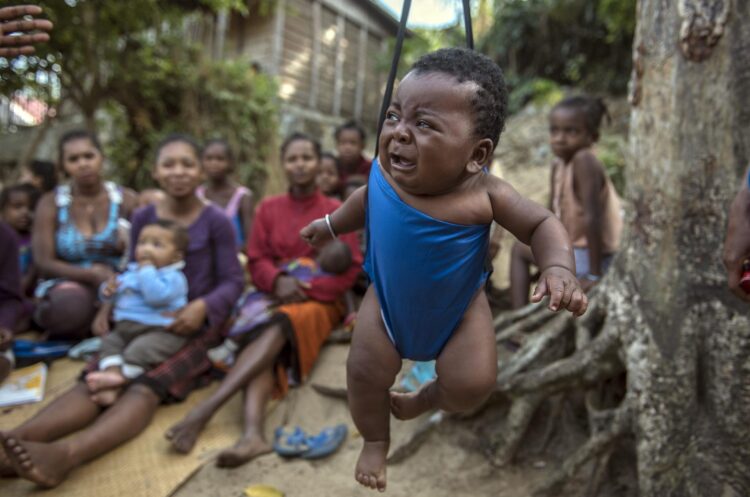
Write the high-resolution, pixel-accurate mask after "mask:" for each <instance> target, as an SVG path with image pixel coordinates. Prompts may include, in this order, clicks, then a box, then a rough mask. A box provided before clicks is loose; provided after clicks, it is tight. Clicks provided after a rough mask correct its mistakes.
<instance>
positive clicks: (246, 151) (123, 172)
mask: <svg viewBox="0 0 750 497" xmlns="http://www.w3.org/2000/svg"><path fill="white" fill-rule="evenodd" d="M254 2H255V3H254V4H252V5H253V6H257V7H259V8H263V9H266V10H268V9H269V8H270V5H271V3H270V0H254ZM38 3H39V4H40V5H41V6H42V7H43V8H44V10H45V13H46V14H47V15H49V17H50V19H52V21H53V22H54V23H55V31H54V33H53V35H52V38H51V41H50V43H48V44H46V45H45V46H44V47H42V50H40V52H39V54H38V56H35V57H26V58H19V59H17V60H16V61H15V62H14V63H13V65H12V66H10V65H8V64H7V62H6V64H5V66H3V65H2V61H0V91H2V92H3V93H4V94H11V93H12V92H13V91H16V90H18V89H21V88H23V91H24V92H26V93H27V94H30V95H33V96H36V97H37V98H44V99H45V100H46V101H48V102H49V103H50V104H51V105H53V106H54V105H59V104H60V102H61V101H63V100H65V101H70V102H72V103H73V104H74V105H75V106H76V107H77V108H78V109H79V110H80V111H81V113H82V114H83V115H84V117H85V118H86V122H87V125H88V126H89V127H91V128H99V130H100V131H103V133H102V134H103V138H105V140H104V141H105V148H106V151H107V153H108V157H109V160H110V163H111V164H113V165H114V168H113V169H114V170H113V171H112V175H113V177H114V179H117V180H120V181H122V182H123V183H125V184H127V185H129V186H134V187H141V186H144V185H145V184H146V182H147V181H148V178H149V176H150V175H149V171H150V166H151V162H152V158H151V152H152V149H153V146H154V145H155V143H156V142H157V141H158V140H159V139H160V138H161V137H163V136H164V135H165V134H166V133H169V132H172V131H181V132H187V133H191V134H193V135H195V136H196V138H198V139H199V140H203V139H207V138H212V137H218V136H221V137H223V138H226V139H227V140H228V141H229V142H230V143H231V144H232V145H233V147H234V148H235V152H236V153H237V155H238V166H239V167H238V169H239V173H240V176H241V179H242V180H243V181H247V182H249V184H250V186H251V187H254V188H256V189H259V188H260V187H261V186H262V181H263V178H264V174H263V171H264V163H265V161H266V159H267V157H268V156H269V154H270V153H271V151H270V150H269V149H268V147H269V144H270V143H271V142H272V139H271V138H272V137H273V136H275V131H276V113H277V110H276V100H275V93H276V92H275V86H274V82H273V81H272V80H271V79H270V78H269V77H267V76H265V75H259V74H255V73H254V72H253V70H252V69H251V68H250V67H249V65H248V64H247V63H243V62H240V61H214V60H211V59H210V56H209V55H208V54H205V53H204V50H203V48H202V47H201V46H200V45H199V40H195V41H191V38H190V36H188V28H186V26H188V25H189V24H190V23H191V22H194V23H199V22H200V21H201V19H202V16H204V15H207V14H210V13H211V11H212V10H213V9H236V10H239V11H240V12H246V9H247V6H248V5H250V4H248V3H247V2H245V1H244V0H127V1H119V0H109V1H100V0H44V1H41V2H38ZM101 111H104V113H103V114H102V112H101ZM102 115H103V116H104V118H103V119H98V122H97V118H101V117H102Z"/></svg>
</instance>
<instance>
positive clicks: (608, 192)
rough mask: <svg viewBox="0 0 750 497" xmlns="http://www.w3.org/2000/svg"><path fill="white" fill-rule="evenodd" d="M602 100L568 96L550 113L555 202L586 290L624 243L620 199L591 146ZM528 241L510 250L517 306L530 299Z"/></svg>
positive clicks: (513, 292)
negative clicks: (622, 240)
mask: <svg viewBox="0 0 750 497" xmlns="http://www.w3.org/2000/svg"><path fill="white" fill-rule="evenodd" d="M606 111H607V109H606V107H605V106H604V104H603V103H602V102H601V100H598V99H594V98H591V97H587V96H577V97H570V98H566V99H565V100H563V101H561V102H560V103H558V104H557V105H556V106H555V107H554V108H553V109H552V112H551V113H550V117H549V122H550V145H551V147H552V152H553V153H554V154H555V157H556V159H555V162H554V163H553V166H552V177H551V184H552V195H551V207H552V210H553V212H554V213H555V215H556V216H557V217H558V218H559V219H560V221H561V222H562V224H563V226H565V229H566V230H567V231H568V235H569V236H570V239H571V240H572V242H573V248H574V254H575V260H576V276H577V277H578V279H579V280H580V282H581V286H582V287H583V289H584V290H588V289H589V288H591V287H592V286H593V285H595V284H596V282H597V281H599V279H600V278H601V277H602V275H603V274H604V273H605V272H606V270H607V268H608V267H609V265H610V263H611V262H612V258H613V256H614V253H615V252H616V251H617V248H618V246H619V243H620V233H621V231H622V217H621V214H620V199H619V198H618V196H617V193H616V192H615V189H614V187H613V186H612V183H611V182H610V180H609V178H608V177H607V174H606V172H605V171H604V166H602V163H601V162H600V161H599V159H597V158H596V155H594V153H593V151H592V150H591V147H592V146H593V145H594V143H596V141H597V140H598V139H599V126H600V124H601V121H602V117H603V116H604V115H605V114H606ZM533 261H534V259H533V257H532V254H531V252H530V251H529V249H528V247H526V246H525V245H522V244H518V243H517V244H515V245H514V247H513V252H512V255H511V267H510V278H511V299H512V303H513V307H514V308H518V307H522V306H524V305H526V304H527V303H528V295H529V284H530V281H529V265H530V264H532V263H533Z"/></svg>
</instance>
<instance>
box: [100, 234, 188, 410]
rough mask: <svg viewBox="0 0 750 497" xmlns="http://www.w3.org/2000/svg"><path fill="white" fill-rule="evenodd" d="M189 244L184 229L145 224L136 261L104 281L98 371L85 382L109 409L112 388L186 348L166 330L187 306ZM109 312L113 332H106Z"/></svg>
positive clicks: (185, 338)
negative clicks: (186, 258)
mask: <svg viewBox="0 0 750 497" xmlns="http://www.w3.org/2000/svg"><path fill="white" fill-rule="evenodd" d="M187 245H188V235H187V230H185V228H183V227H181V226H179V225H178V224H176V223H174V222H172V221H165V220H159V221H157V222H155V223H152V224H148V225H146V226H145V227H144V228H143V229H142V230H141V233H140V236H139V237H138V242H137V245H136V247H135V262H133V263H130V264H129V265H128V267H127V270H126V271H125V272H124V273H122V274H120V275H118V276H117V277H113V278H112V279H111V280H109V281H108V282H106V283H103V284H102V286H101V288H100V289H99V296H100V298H101V300H102V302H103V304H102V306H101V308H100V309H99V312H98V314H97V316H96V318H95V320H94V323H93V332H94V334H95V335H103V337H102V346H101V351H100V358H99V371H96V372H92V373H89V374H88V375H87V376H86V383H87V385H88V387H89V390H90V391H91V392H92V398H93V399H94V400H95V401H96V402H97V403H99V404H100V405H109V404H111V403H112V402H114V401H115V400H116V398H117V391H116V388H117V387H120V386H122V385H123V384H124V383H126V382H127V381H130V380H132V379H134V378H136V377H138V376H140V375H141V374H143V373H144V372H146V371H148V370H150V369H152V368H154V367H155V366H157V365H159V364H160V363H161V362H162V361H164V360H165V359H167V358H169V357H170V356H172V355H174V354H175V353H176V352H177V351H178V350H179V349H180V348H182V346H183V345H184V344H185V342H186V340H187V337H183V336H180V335H176V334H174V333H172V332H171V331H170V330H169V326H170V325H171V324H172V322H173V321H174V318H173V315H174V313H175V312H176V311H178V310H179V309H181V308H182V307H184V306H185V304H187V294H188V285H187V279H186V278H185V275H184V274H183V273H182V268H183V266H184V265H185V263H184V261H183V260H182V259H183V257H184V255H185V251H186V250H187ZM110 314H112V315H113V316H114V322H115V325H114V328H113V329H112V330H111V331H110V330H109V318H110Z"/></svg>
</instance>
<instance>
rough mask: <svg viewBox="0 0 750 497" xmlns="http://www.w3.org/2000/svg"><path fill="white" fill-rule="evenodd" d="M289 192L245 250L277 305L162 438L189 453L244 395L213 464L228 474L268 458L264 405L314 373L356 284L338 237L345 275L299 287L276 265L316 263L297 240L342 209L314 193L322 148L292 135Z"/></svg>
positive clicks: (285, 149) (266, 214)
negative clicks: (233, 432) (240, 422)
mask: <svg viewBox="0 0 750 497" xmlns="http://www.w3.org/2000/svg"><path fill="white" fill-rule="evenodd" d="M281 159H282V164H283V166H284V171H285V172H286V175H287V179H288V181H289V192H288V193H286V194H283V195H278V196H275V197H270V198H267V199H265V200H263V201H262V202H261V203H260V204H259V205H258V208H257V210H256V213H255V221H254V224H253V230H252V233H251V235H250V243H249V244H248V264H249V267H250V274H251V275H252V277H253V282H254V283H255V285H256V286H257V287H258V289H259V290H261V291H263V292H265V293H267V294H268V295H271V296H272V297H273V298H275V299H276V300H277V301H279V302H280V303H281V305H280V306H279V307H277V308H276V311H275V314H274V316H272V318H271V319H270V320H269V321H268V322H267V323H266V324H265V325H263V326H261V327H259V328H258V329H257V332H256V333H254V334H253V333H249V334H247V335H244V338H245V341H244V343H243V344H241V346H242V345H244V349H242V350H241V351H240V352H239V355H238V356H237V359H236V362H235V363H234V366H233V367H232V368H231V369H230V370H229V373H228V374H227V376H226V377H225V378H224V381H223V382H222V383H221V385H220V386H219V388H218V389H217V390H216V391H215V392H214V393H213V394H212V395H211V396H210V397H209V398H208V399H206V400H205V401H204V402H202V403H201V404H199V405H198V406H197V407H196V408H195V409H193V410H192V411H191V412H190V413H188V415H187V416H186V417H185V418H184V419H183V420H182V421H181V422H180V423H178V424H176V425H175V426H173V427H172V428H170V429H169V430H168V431H167V434H166V436H167V438H168V439H170V440H171V441H172V446H173V447H174V448H175V450H177V451H178V452H183V453H186V452H189V451H190V449H192V447H193V445H195V442H196V440H197V438H198V436H199V435H200V432H201V431H202V430H203V427H204V426H205V425H206V423H208V421H209V420H210V419H211V417H212V416H213V415H214V413H215V412H216V411H217V410H218V409H219V408H220V407H221V406H222V405H223V404H224V403H225V402H226V401H227V400H228V399H229V398H230V397H231V396H232V395H234V394H235V393H236V392H237V391H239V390H243V391H244V393H245V404H244V419H245V429H244V433H243V435H242V438H240V440H238V441H237V443H236V444H235V445H234V446H233V447H231V448H228V449H226V450H224V451H223V452H221V453H220V454H219V457H218V459H217V464H218V465H219V466H224V467H234V466H239V465H240V464H243V463H245V462H247V461H249V460H250V459H252V458H254V457H256V456H259V455H261V454H264V453H266V452H269V451H270V450H271V447H270V445H268V443H267V442H266V440H265V438H264V434H263V424H264V417H265V412H266V406H267V403H268V400H269V398H270V396H271V394H272V393H273V391H274V389H276V390H277V392H278V393H280V394H283V393H285V392H286V390H287V388H288V379H287V378H286V375H285V372H286V371H287V368H289V369H291V371H292V374H293V376H294V378H293V379H294V380H295V381H303V380H304V379H305V378H306V377H307V375H308V374H309V372H310V370H311V369H312V366H313V364H314V363H315V359H316V358H317V356H318V352H319V351H320V348H321V346H322V345H323V342H324V341H325V339H326V338H327V337H328V334H329V333H330V332H331V331H332V330H333V328H334V327H335V326H336V325H338V324H339V323H340V322H341V319H342V317H343V316H344V311H345V308H344V305H343V304H342V302H341V298H342V296H343V295H344V293H345V292H346V291H347V289H349V288H350V287H351V286H352V284H353V283H354V280H355V279H356V278H357V275H358V274H359V272H360V270H361V265H362V253H361V252H360V250H359V245H358V242H357V238H356V236H354V235H344V236H342V237H341V240H342V241H344V242H345V243H346V244H347V245H348V246H349V249H350V250H351V256H352V260H351V263H350V266H349V269H347V270H346V272H344V273H342V274H339V275H325V276H321V277H318V278H314V279H312V280H311V281H310V282H309V284H302V283H301V282H300V281H298V280H297V279H296V278H294V277H292V276H291V275H289V274H286V273H284V272H283V271H282V270H281V269H280V268H279V264H280V263H284V262H287V261H290V260H292V259H295V258H298V257H314V253H315V250H314V249H313V248H311V247H310V246H309V245H307V244H306V243H305V242H304V241H303V240H302V238H300V236H299V231H300V229H302V228H303V227H304V226H306V223H309V222H311V221H312V220H314V219H317V218H320V217H322V216H324V215H325V214H328V213H330V212H333V211H334V210H335V209H336V208H337V207H338V206H339V205H340V202H339V201H337V200H334V199H331V198H328V197H326V196H325V195H323V194H322V193H320V191H319V190H318V188H317V185H316V176H317V174H318V168H319V163H320V145H319V144H318V143H317V142H316V141H314V140H313V139H312V138H310V137H308V136H305V135H301V134H295V135H292V136H291V137H290V138H288V139H287V140H286V141H285V142H284V144H283V145H282V147H281Z"/></svg>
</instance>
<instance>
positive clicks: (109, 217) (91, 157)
mask: <svg viewBox="0 0 750 497" xmlns="http://www.w3.org/2000/svg"><path fill="white" fill-rule="evenodd" d="M103 163H104V156H103V155H102V147H101V145H100V144H99V140H97V138H96V136H95V135H94V134H93V133H90V132H88V131H71V132H69V133H67V134H65V135H63V137H62V138H61V139H60V144H59V166H60V168H61V169H62V171H63V173H64V175H65V176H66V177H68V178H69V180H70V181H69V182H68V183H66V184H62V185H60V186H58V187H57V188H55V190H54V191H51V192H49V193H47V194H45V195H44V196H43V197H42V198H41V200H40V201H39V204H38V206H37V210H36V215H35V219H34V227H33V230H32V240H31V245H32V253H33V258H34V263H35V265H36V268H37V271H38V272H39V273H40V275H41V276H42V277H43V278H48V279H47V281H44V282H42V283H40V284H39V286H37V289H36V296H37V297H38V298H39V303H38V305H37V308H36V311H35V316H34V317H35V320H36V322H37V324H38V325H39V326H40V327H41V328H42V329H44V330H45V331H46V332H47V334H48V337H50V338H71V339H81V338H85V337H86V336H89V335H90V326H91V322H92V321H93V319H94V314H95V312H96V289H97V288H99V285H100V284H101V283H102V282H104V281H106V280H107V278H109V277H110V276H112V275H114V274H115V271H116V269H117V268H118V267H119V266H120V264H121V263H122V262H123V256H124V254H125V248H126V241H127V239H123V237H124V236H126V235H125V234H124V233H122V226H123V225H125V226H127V219H128V218H129V217H130V214H131V212H132V211H133V209H134V208H135V206H136V202H137V198H136V195H135V193H134V192H132V191H130V190H128V189H124V188H122V187H119V186H117V185H116V184H114V183H112V182H109V181H104V179H103V178H102V173H103Z"/></svg>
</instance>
